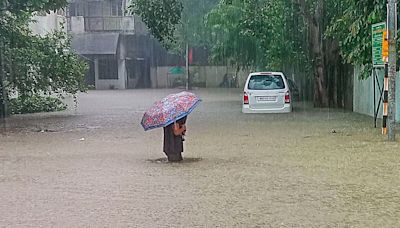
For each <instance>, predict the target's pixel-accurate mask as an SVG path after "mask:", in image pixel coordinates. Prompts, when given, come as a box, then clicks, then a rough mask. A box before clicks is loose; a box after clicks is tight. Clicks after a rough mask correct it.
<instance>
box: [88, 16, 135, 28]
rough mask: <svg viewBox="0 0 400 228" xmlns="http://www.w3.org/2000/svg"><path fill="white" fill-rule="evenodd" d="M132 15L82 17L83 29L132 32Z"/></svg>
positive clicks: (133, 24) (133, 26) (133, 25)
mask: <svg viewBox="0 0 400 228" xmlns="http://www.w3.org/2000/svg"><path fill="white" fill-rule="evenodd" d="M134 22H135V21H134V17H131V16H125V17H121V16H114V17H84V29H85V31H86V32H104V31H109V32H113V31H114V32H118V31H126V32H133V30H134V28H135V23H134Z"/></svg>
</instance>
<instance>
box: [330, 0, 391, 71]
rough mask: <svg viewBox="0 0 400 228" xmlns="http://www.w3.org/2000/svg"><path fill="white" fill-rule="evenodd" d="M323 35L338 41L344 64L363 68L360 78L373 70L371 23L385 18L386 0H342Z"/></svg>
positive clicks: (338, 3)
mask: <svg viewBox="0 0 400 228" xmlns="http://www.w3.org/2000/svg"><path fill="white" fill-rule="evenodd" d="M336 4H337V5H338V6H337V8H338V9H339V10H338V11H337V14H336V15H334V17H333V20H332V23H331V24H330V26H329V28H328V30H327V33H326V35H327V36H328V37H332V38H334V39H337V40H338V41H339V45H340V53H341V55H342V56H343V59H344V61H345V62H346V63H349V64H352V65H360V66H364V67H363V73H362V74H361V76H362V77H363V78H366V77H369V76H370V75H371V70H372V55H371V49H372V43H371V40H372V37H371V36H372V33H371V26H372V24H374V23H379V22H382V21H385V20H386V1H373V0H367V1H357V0H342V1H340V2H337V3H336Z"/></svg>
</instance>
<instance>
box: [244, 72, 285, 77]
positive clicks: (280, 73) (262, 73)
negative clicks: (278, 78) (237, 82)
mask: <svg viewBox="0 0 400 228" xmlns="http://www.w3.org/2000/svg"><path fill="white" fill-rule="evenodd" d="M271 74H275V75H282V76H284V74H283V73H282V72H273V71H261V72H253V73H250V74H249V76H253V75H271Z"/></svg>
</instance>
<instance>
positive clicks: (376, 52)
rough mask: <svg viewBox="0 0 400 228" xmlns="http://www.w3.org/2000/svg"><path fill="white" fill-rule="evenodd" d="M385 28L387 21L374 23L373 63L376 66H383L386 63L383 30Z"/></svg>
mask: <svg viewBox="0 0 400 228" xmlns="http://www.w3.org/2000/svg"><path fill="white" fill-rule="evenodd" d="M385 30H386V23H385V22H382V23H378V24H373V25H372V64H373V66H374V67H383V66H384V65H385V63H384V62H383V60H382V41H383V31H385Z"/></svg>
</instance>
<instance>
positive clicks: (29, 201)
mask: <svg viewBox="0 0 400 228" xmlns="http://www.w3.org/2000/svg"><path fill="white" fill-rule="evenodd" d="M175 91H176V90H126V91H90V92H89V93H88V94H81V95H80V96H79V103H78V106H77V108H76V109H74V108H73V109H72V110H70V111H67V112H62V113H52V114H34V115H23V116H14V117H12V118H9V119H8V120H7V121H6V123H5V124H3V125H1V124H0V126H1V133H0V226H1V227H399V226H400V178H399V173H400V162H399V160H400V159H399V157H400V156H399V155H400V147H399V145H398V143H389V142H387V140H386V137H383V136H381V135H380V129H379V128H377V129H375V128H373V121H372V118H370V117H366V116H363V115H358V114H354V113H351V112H346V111H343V110H333V109H312V108H310V106H309V104H306V103H299V104H297V105H296V109H295V112H294V113H292V114H267V115H266V114H256V115H248V114H247V115H245V114H242V113H241V110H240V109H241V93H240V91H238V90H195V91H194V92H195V93H197V94H198V95H199V96H201V97H202V99H203V103H202V104H201V105H200V106H199V107H198V108H197V109H196V110H195V111H194V112H193V114H192V115H191V116H190V117H189V119H188V123H187V125H188V132H187V137H186V141H185V143H186V144H185V153H184V157H185V158H186V161H185V162H183V163H178V164H171V163H167V162H165V160H164V159H163V158H164V155H163V153H162V152H161V151H162V131H161V130H152V131H149V132H144V131H143V130H142V128H141V126H140V124H139V122H140V120H141V116H142V114H143V111H144V110H145V109H146V108H147V107H148V106H150V105H151V104H152V103H153V102H154V101H156V100H157V99H160V98H162V97H163V96H165V95H167V94H169V93H172V92H175Z"/></svg>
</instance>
